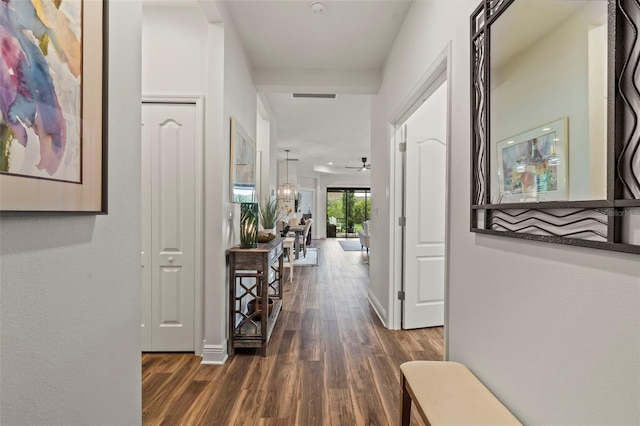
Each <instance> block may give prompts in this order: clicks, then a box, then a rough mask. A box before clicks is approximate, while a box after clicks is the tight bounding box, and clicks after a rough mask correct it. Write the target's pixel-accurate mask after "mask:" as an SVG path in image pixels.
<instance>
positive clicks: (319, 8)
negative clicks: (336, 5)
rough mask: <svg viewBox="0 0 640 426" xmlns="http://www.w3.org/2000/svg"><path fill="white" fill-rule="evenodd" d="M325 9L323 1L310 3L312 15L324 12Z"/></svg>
mask: <svg viewBox="0 0 640 426" xmlns="http://www.w3.org/2000/svg"><path fill="white" fill-rule="evenodd" d="M325 9H326V6H325V5H324V3H321V2H319V1H317V2H315V3H313V4H312V5H311V13H313V14H314V15H320V14H322V13H324V10H325Z"/></svg>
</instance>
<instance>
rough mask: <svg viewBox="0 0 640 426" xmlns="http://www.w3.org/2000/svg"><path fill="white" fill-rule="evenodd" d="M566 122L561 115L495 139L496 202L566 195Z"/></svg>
mask: <svg viewBox="0 0 640 426" xmlns="http://www.w3.org/2000/svg"><path fill="white" fill-rule="evenodd" d="M567 123H568V119H567V117H563V118H561V119H559V120H556V121H554V122H552V123H548V124H544V125H541V126H538V127H536V128H535V129H533V130H529V131H527V132H524V133H521V134H519V135H515V136H512V137H510V138H508V139H505V140H502V141H500V142H498V144H497V146H496V148H497V154H498V182H499V198H498V200H499V201H498V203H521V202H538V201H564V200H568V199H569V198H568V197H569V188H568V186H569V185H568V179H567V176H568V175H567V171H568V167H569V165H568V158H569V157H568V155H567V152H568V135H567Z"/></svg>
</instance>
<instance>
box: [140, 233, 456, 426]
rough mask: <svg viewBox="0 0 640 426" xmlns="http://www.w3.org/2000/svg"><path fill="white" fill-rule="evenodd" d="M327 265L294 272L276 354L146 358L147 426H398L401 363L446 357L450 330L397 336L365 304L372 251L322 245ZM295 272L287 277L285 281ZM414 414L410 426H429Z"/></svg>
mask: <svg viewBox="0 0 640 426" xmlns="http://www.w3.org/2000/svg"><path fill="white" fill-rule="evenodd" d="M314 245H317V247H318V248H319V263H320V266H305V267H296V268H294V276H293V282H292V283H289V282H285V285H284V305H283V311H282V312H281V314H280V317H279V319H278V323H277V325H276V327H275V330H274V332H273V335H272V337H271V341H270V343H269V356H268V357H261V356H260V355H259V354H258V353H257V352H256V351H254V350H241V351H240V352H239V353H238V354H237V355H236V356H235V357H233V358H230V359H229V360H228V361H227V362H226V363H225V365H222V366H211V365H200V358H199V357H195V356H194V355H193V354H158V353H146V354H143V355H142V407H143V408H142V420H143V424H145V425H170V426H171V425H223V426H227V425H301V426H315V425H318V426H325V425H336V426H350V425H381V426H382V425H397V424H399V420H400V369H399V365H400V364H401V363H403V362H405V361H409V360H414V359H423V360H441V359H442V358H443V351H444V347H443V345H444V342H443V330H442V327H436V328H431V329H420V330H411V331H391V330H387V329H386V328H384V327H383V326H382V324H381V323H380V320H379V319H378V317H377V315H376V314H375V312H374V311H373V309H372V308H371V307H370V305H369V302H368V301H367V283H368V273H369V269H368V267H367V265H366V264H365V263H364V261H365V260H366V259H367V257H366V254H365V253H364V252H363V253H360V252H345V251H343V250H342V248H341V247H340V245H339V244H338V242H337V240H335V239H327V240H322V241H318V242H315V241H314ZM287 274H288V270H287V271H285V277H284V278H285V279H287V278H288V276H287ZM422 424H423V423H422V421H421V420H420V419H419V416H418V414H417V412H416V411H415V409H414V410H413V413H412V425H422Z"/></svg>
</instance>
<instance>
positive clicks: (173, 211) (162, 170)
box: [142, 103, 196, 352]
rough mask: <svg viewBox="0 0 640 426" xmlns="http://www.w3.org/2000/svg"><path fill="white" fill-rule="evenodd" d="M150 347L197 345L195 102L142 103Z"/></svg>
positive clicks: (145, 280)
mask: <svg viewBox="0 0 640 426" xmlns="http://www.w3.org/2000/svg"><path fill="white" fill-rule="evenodd" d="M142 120H143V123H142V215H143V217H142V225H143V232H142V239H143V241H142V247H143V255H142V268H143V273H142V277H143V282H142V287H143V288H142V293H143V307H142V312H143V324H142V330H143V333H142V334H143V337H142V345H143V350H144V351H157V352H158V351H159V352H170V351H194V350H195V348H194V333H195V331H194V325H195V314H194V309H195V255H196V253H195V246H196V245H195V241H196V240H195V222H196V221H195V208H196V204H195V202H196V201H195V200H196V189H195V188H196V185H195V183H196V182H195V170H196V166H195V162H196V152H195V106H194V105H191V104H152V103H147V104H143V106H142Z"/></svg>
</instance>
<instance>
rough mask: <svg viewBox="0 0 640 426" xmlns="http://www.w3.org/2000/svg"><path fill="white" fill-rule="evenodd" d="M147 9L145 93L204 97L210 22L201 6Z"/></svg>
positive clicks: (143, 22) (143, 42)
mask: <svg viewBox="0 0 640 426" xmlns="http://www.w3.org/2000/svg"><path fill="white" fill-rule="evenodd" d="M185 4H186V5H184V6H180V7H169V6H161V7H158V6H150V5H145V7H144V9H143V13H142V93H143V94H145V95H149V94H162V95H166V94H173V95H176V94H182V95H185V94H186V95H194V94H197V95H202V94H203V93H204V87H205V83H206V78H205V75H206V74H205V73H206V65H207V21H206V20H205V18H204V16H203V15H202V12H201V11H200V9H199V8H198V6H197V5H196V4H195V3H193V4H191V3H189V2H185Z"/></svg>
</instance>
